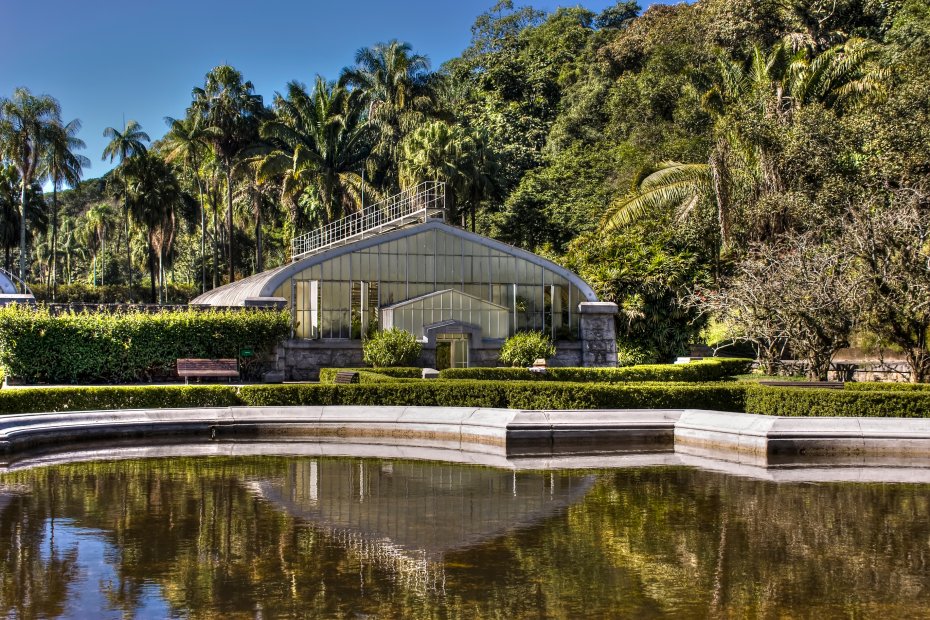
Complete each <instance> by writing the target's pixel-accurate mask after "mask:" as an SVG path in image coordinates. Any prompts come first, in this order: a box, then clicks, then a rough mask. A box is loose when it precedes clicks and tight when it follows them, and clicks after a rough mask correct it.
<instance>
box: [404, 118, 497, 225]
mask: <svg viewBox="0 0 930 620" xmlns="http://www.w3.org/2000/svg"><path fill="white" fill-rule="evenodd" d="M493 167H494V160H493V157H492V155H491V153H490V152H489V151H488V150H487V148H486V147H484V145H483V144H482V143H481V141H480V140H479V139H476V138H475V137H474V136H472V135H470V134H469V133H468V132H467V131H466V130H465V129H463V128H462V127H460V126H458V125H449V124H448V123H445V122H442V121H434V122H431V123H426V124H425V125H421V126H420V127H418V128H417V129H416V130H415V131H413V133H411V134H410V135H409V136H407V139H406V140H404V143H403V145H402V148H401V166H400V180H401V185H403V186H404V187H412V186H415V185H417V184H419V183H422V182H424V181H429V180H433V179H436V180H439V181H443V182H445V183H446V210H447V211H448V214H449V217H450V219H453V218H454V217H455V216H456V215H457V213H456V203H457V197H461V199H464V200H466V201H467V202H468V203H469V206H470V207H471V208H470V211H471V223H472V230H474V229H475V212H476V210H477V205H478V203H480V202H481V201H482V200H483V199H484V198H486V197H488V196H490V195H491V194H492V193H493V191H494V181H493V177H492V174H493ZM462 217H463V219H464V214H463V215H462Z"/></svg>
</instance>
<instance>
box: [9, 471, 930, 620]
mask: <svg viewBox="0 0 930 620" xmlns="http://www.w3.org/2000/svg"><path fill="white" fill-rule="evenodd" d="M515 493H516V494H515ZM0 561H2V562H3V565H2V575H0V616H5V617H17V618H38V617H84V616H85V615H86V613H87V611H88V610H89V609H92V608H94V607H98V608H99V609H100V610H102V611H101V613H100V614H99V615H100V617H159V618H160V617H166V616H170V615H177V616H196V617H208V618H210V617H215V618H227V617H265V618H269V617H321V616H323V617H356V616H358V615H370V616H375V617H450V616H452V617H487V616H497V617H508V618H510V617H513V618H523V617H527V618H528V617H534V618H535V617H565V618H569V617H698V618H700V617H746V616H762V617H769V616H773V617H774V616H792V617H794V616H822V617H824V618H831V617H861V616H872V615H879V614H882V615H887V616H889V617H895V618H897V617H922V616H924V615H925V613H926V609H927V608H928V607H930V494H928V487H927V486H923V485H880V484H836V483H830V484H818V485H814V484H774V483H771V482H760V481H752V480H747V479H741V478H735V477H730V476H725V475H721V474H717V473H713V472H708V471H701V470H697V469H691V468H684V467H668V468H643V469H629V470H612V471H601V472H596V473H591V472H588V473H584V474H580V473H570V472H538V473H517V474H514V473H513V472H510V471H502V470H494V469H489V468H478V467H461V466H453V465H445V464H435V463H411V462H400V461H397V462H386V461H381V462H379V461H370V460H358V459H298V460H295V459H281V458H249V459H220V458H213V459H180V458H176V459H170V460H167V459H166V460H149V461H124V462H110V463H105V462H104V463H84V464H75V465H62V466H57V467H53V468H45V469H34V470H29V471H21V472H16V473H12V474H7V475H4V476H0Z"/></svg>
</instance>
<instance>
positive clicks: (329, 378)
mask: <svg viewBox="0 0 930 620" xmlns="http://www.w3.org/2000/svg"><path fill="white" fill-rule="evenodd" d="M339 372H357V373H358V381H359V383H366V384H367V383H398V382H404V381H409V379H397V378H395V377H389V376H387V375H385V374H381V373H380V372H373V371H371V370H366V369H364V368H320V383H329V384H334V383H336V373H339Z"/></svg>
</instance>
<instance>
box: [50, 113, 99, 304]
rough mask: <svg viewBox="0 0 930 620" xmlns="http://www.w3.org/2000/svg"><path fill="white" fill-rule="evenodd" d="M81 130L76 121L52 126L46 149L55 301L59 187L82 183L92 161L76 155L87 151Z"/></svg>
mask: <svg viewBox="0 0 930 620" xmlns="http://www.w3.org/2000/svg"><path fill="white" fill-rule="evenodd" d="M80 130H81V121H80V120H79V119H74V120H73V121H71V122H70V123H68V124H66V125H56V126H54V127H53V129H52V132H51V136H50V140H49V143H48V149H47V150H46V153H45V157H44V161H43V171H44V176H45V177H46V178H47V179H49V180H50V181H51V182H52V268H51V274H50V275H51V289H52V299H53V300H54V299H55V292H56V288H57V285H58V187H59V186H60V185H61V184H62V183H66V184H68V185H69V186H71V187H74V186H76V185H77V184H78V183H79V182H80V180H81V174H82V173H83V169H84V168H85V167H90V160H89V159H87V158H86V157H84V156H83V155H79V154H76V153H75V152H74V151H75V150H77V149H83V148H86V147H87V145H86V144H84V141H83V140H80V139H79V138H77V137H75V136H76V135H77V132H78V131H80Z"/></svg>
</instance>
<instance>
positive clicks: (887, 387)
mask: <svg viewBox="0 0 930 620" xmlns="http://www.w3.org/2000/svg"><path fill="white" fill-rule="evenodd" d="M843 389H846V390H851V391H855V392H876V391H877V392H913V391H918V392H920V391H928V390H930V383H896V382H892V381H848V382H846V383H844V384H843Z"/></svg>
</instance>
